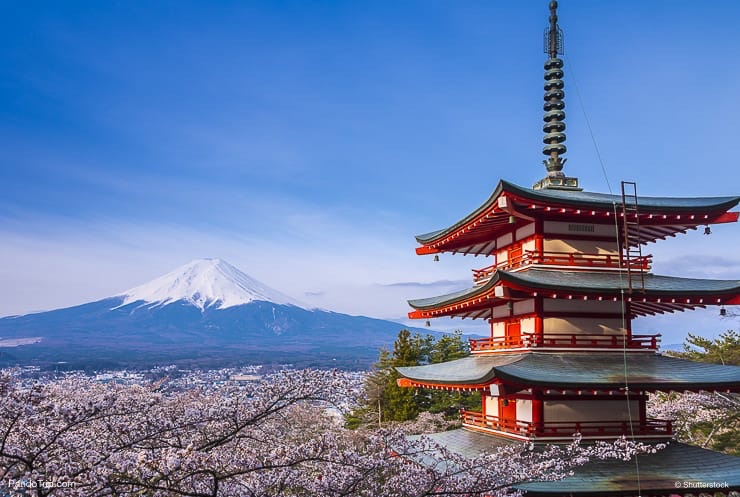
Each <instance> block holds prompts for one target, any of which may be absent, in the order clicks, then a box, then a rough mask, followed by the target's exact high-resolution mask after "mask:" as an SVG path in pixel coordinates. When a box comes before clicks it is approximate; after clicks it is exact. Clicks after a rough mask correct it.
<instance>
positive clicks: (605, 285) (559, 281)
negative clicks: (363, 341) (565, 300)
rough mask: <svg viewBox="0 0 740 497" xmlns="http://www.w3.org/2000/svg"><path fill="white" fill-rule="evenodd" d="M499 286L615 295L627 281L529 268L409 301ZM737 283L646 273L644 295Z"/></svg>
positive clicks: (694, 292)
mask: <svg viewBox="0 0 740 497" xmlns="http://www.w3.org/2000/svg"><path fill="white" fill-rule="evenodd" d="M499 282H509V283H513V284H518V285H521V286H523V287H526V288H533V289H540V288H541V289H549V290H557V291H563V292H568V291H572V292H578V293H599V294H603V293H605V292H606V293H611V294H614V295H619V290H620V288H624V289H626V288H627V278H626V276H625V275H621V276H620V274H619V273H616V272H606V271H601V272H596V271H594V272H589V271H560V270H557V271H556V270H548V269H538V268H532V269H528V270H526V271H519V272H516V273H512V272H507V271H500V270H499V271H496V272H495V273H494V274H493V276H492V277H491V279H490V280H489V281H487V282H486V283H485V284H483V285H478V286H474V287H472V288H468V289H465V290H460V291H458V292H454V293H448V294H446V295H439V296H437V297H430V298H425V299H416V300H409V301H408V303H409V305H410V306H411V307H413V308H414V309H432V308H435V307H438V306H440V305H448V304H453V303H456V302H461V301H464V300H466V299H468V298H471V297H475V296H477V295H480V294H483V293H485V292H487V291H488V290H490V289H491V288H493V287H494V286H496V285H497V284H498V283H499ZM738 292H740V280H707V279H697V278H677V277H675V276H660V275H656V274H651V273H648V274H646V275H645V295H648V296H661V295H668V296H678V297H680V296H687V297H688V296H702V295H724V294H737V293H738Z"/></svg>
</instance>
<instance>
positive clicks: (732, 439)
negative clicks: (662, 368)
mask: <svg viewBox="0 0 740 497" xmlns="http://www.w3.org/2000/svg"><path fill="white" fill-rule="evenodd" d="M667 354H668V355H670V356H673V357H679V358H682V359H688V360H691V361H697V362H706V363H711V364H723V365H733V366H738V365H740V335H739V334H738V333H737V332H735V331H733V330H728V331H726V332H724V333H720V335H719V337H718V338H715V339H708V338H704V337H700V336H695V335H692V334H689V335H688V337H687V338H686V341H685V342H684V350H683V351H682V352H668V353H667ZM651 404H652V406H651V407H652V408H657V409H658V410H661V404H663V405H662V410H663V411H664V412H667V413H668V415H669V416H672V417H674V418H675V419H676V422H675V423H674V424H676V428H677V433H676V434H677V436H678V438H679V440H682V441H686V442H688V443H692V444H695V445H699V446H701V447H707V448H711V449H714V450H718V451H722V452H726V453H729V454H735V455H740V396H738V395H737V394H727V393H719V392H715V393H683V394H682V393H670V394H657V395H655V396H654V397H653V398H652V399H651Z"/></svg>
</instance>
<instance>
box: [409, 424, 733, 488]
mask: <svg viewBox="0 0 740 497" xmlns="http://www.w3.org/2000/svg"><path fill="white" fill-rule="evenodd" d="M425 436H427V437H429V438H431V439H432V440H434V441H435V442H437V443H438V444H440V445H442V446H444V447H446V448H447V449H448V450H450V451H452V452H456V453H458V454H460V455H462V456H464V457H469V458H472V457H475V456H477V455H479V454H481V453H482V452H491V451H493V450H495V449H496V448H497V447H501V446H508V445H512V444H516V443H518V442H513V441H511V440H508V439H505V438H502V437H497V436H495V435H487V434H482V433H478V432H473V431H468V430H465V429H460V430H453V431H447V432H442V433H434V434H432V435H425ZM419 462H421V463H423V462H424V461H419ZM637 462H638V464H639V468H640V489H641V490H642V492H643V495H651V494H661V495H663V494H671V493H677V494H685V493H694V494H698V493H699V492H701V491H711V489H710V488H704V489H702V488H692V489H687V488H688V487H684V483H683V482H688V484H689V485H690V484H692V483H698V482H704V483H709V484H711V483H715V484H724V483H726V484H727V487H728V488H722V489H716V490H719V491H723V492H725V493H726V492H728V491H729V490H740V458H738V457H734V456H729V455H726V454H721V453H718V452H713V451H709V450H705V449H701V448H698V447H692V446H690V445H684V444H681V443H678V442H671V443H670V444H669V445H668V447H667V448H665V449H663V450H660V451H658V452H657V453H655V454H644V455H640V456H638V457H637ZM573 472H574V474H573V475H572V476H567V477H565V478H564V479H562V480H559V481H547V482H529V483H522V484H519V485H516V488H518V489H521V490H525V491H526V492H527V494H526V495H532V496H545V495H569V494H572V495H578V496H590V495H602V496H606V495H637V489H638V485H637V473H636V467H635V461H634V460H631V461H621V460H614V459H610V460H603V461H602V460H594V461H591V462H589V463H587V464H585V465H583V466H579V467H576V468H574V470H573ZM676 482H679V484H680V486H677V483H676Z"/></svg>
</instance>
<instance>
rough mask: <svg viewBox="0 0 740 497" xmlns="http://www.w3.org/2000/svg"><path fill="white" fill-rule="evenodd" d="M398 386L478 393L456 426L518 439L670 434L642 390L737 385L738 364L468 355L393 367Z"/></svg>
mask: <svg viewBox="0 0 740 497" xmlns="http://www.w3.org/2000/svg"><path fill="white" fill-rule="evenodd" d="M396 369H397V371H398V372H399V374H400V375H401V378H400V379H399V380H398V384H399V386H402V387H415V388H432V389H441V390H458V391H471V390H477V391H480V392H482V393H483V403H482V409H481V411H480V412H472V411H461V415H462V422H463V427H465V428H466V429H468V430H473V431H479V432H484V433H489V434H494V435H498V436H503V437H507V438H514V439H519V440H539V441H553V440H554V441H557V440H567V439H569V438H571V437H572V435H573V433H576V432H578V433H580V434H581V435H582V436H583V437H584V438H586V439H590V438H596V439H604V438H617V437H621V436H628V437H631V438H670V437H672V435H673V429H672V425H671V422H670V421H667V420H661V419H652V418H648V417H647V414H646V412H647V410H646V409H647V408H646V403H647V393H648V392H655V391H685V390H689V391H700V390H703V391H723V392H737V391H740V367H737V366H719V365H714V364H704V363H695V362H690V361H684V360H681V359H675V358H670V357H663V356H660V355H656V354H649V355H644V354H640V355H635V354H629V355H627V354H622V353H613V352H612V353H601V354H584V353H572V352H571V353H559V354H553V353H531V352H530V353H521V354H497V355H477V356H476V355H474V356H470V357H465V358H463V359H458V360H455V361H449V362H446V363H441V364H429V365H424V366H414V367H398V368H396Z"/></svg>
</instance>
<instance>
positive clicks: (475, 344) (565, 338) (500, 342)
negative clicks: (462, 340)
mask: <svg viewBox="0 0 740 497" xmlns="http://www.w3.org/2000/svg"><path fill="white" fill-rule="evenodd" d="M660 336H661V335H660V334H657V335H632V336H625V335H591V334H586V333H579V334H561V333H545V334H542V335H537V334H534V333H532V334H530V333H523V334H522V335H521V336H515V337H492V338H479V339H472V338H470V339H468V342H469V343H470V350H471V352H481V351H486V350H501V349H533V348H538V347H539V348H541V347H557V348H574V349H577V348H591V349H593V348H596V349H622V348H627V349H649V350H657V349H658V346H659V344H660Z"/></svg>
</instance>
